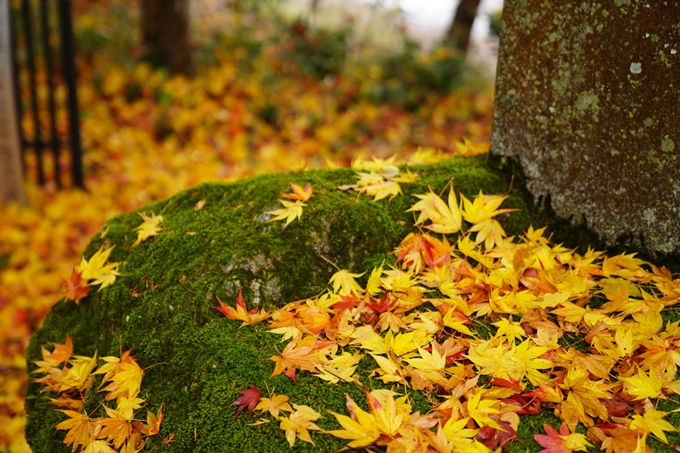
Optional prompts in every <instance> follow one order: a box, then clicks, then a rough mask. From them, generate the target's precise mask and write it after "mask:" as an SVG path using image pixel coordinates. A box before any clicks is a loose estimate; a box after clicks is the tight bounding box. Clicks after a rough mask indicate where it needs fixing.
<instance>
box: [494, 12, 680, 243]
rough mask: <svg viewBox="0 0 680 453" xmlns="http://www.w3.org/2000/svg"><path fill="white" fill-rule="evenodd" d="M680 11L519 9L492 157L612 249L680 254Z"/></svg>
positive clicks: (507, 51)
mask: <svg viewBox="0 0 680 453" xmlns="http://www.w3.org/2000/svg"><path fill="white" fill-rule="evenodd" d="M678 24H680V3H678V2H651V3H650V2H646V1H638V0H614V1H611V0H606V1H605V0H588V1H581V0H578V1H572V0H557V1H554V2H543V1H540V0H507V1H506V2H505V9H504V11H503V29H502V32H501V45H500V55H499V62H498V71H497V83H496V104H495V108H494V120H493V133H492V139H491V152H492V153H493V154H495V155H497V156H501V157H503V158H507V157H510V158H512V159H514V160H516V161H518V162H519V163H520V164H521V166H522V169H523V171H524V173H525V175H526V177H527V180H528V187H529V189H530V190H531V192H532V193H533V195H534V196H535V197H537V198H540V197H547V198H549V199H550V203H551V205H552V208H553V209H554V210H555V212H556V213H557V214H558V215H559V216H561V217H564V218H569V217H572V218H573V219H574V220H576V221H581V220H582V219H585V221H586V222H587V224H588V226H589V227H591V228H592V229H594V230H595V231H596V232H597V233H598V234H599V235H600V237H601V238H602V239H604V240H605V241H606V242H608V243H609V244H613V243H615V242H617V241H618V242H619V244H628V245H631V244H632V245H634V246H636V247H638V248H640V249H642V250H644V251H647V252H651V253H657V252H662V253H677V252H679V251H680V222H678V220H680V110H678V103H679V102H680V96H679V94H678V93H680V89H679V88H680V25H678Z"/></svg>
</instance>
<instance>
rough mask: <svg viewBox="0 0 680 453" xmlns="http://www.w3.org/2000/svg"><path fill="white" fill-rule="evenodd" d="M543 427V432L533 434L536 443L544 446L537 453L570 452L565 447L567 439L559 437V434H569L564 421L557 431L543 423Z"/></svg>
mask: <svg viewBox="0 0 680 453" xmlns="http://www.w3.org/2000/svg"><path fill="white" fill-rule="evenodd" d="M543 429H544V430H545V434H535V435H534V440H535V441H536V443H538V445H540V446H541V447H545V448H544V450H541V451H540V452H539V453H571V450H570V449H569V448H567V441H566V440H564V439H562V437H560V435H562V436H568V435H569V434H570V432H569V427H568V426H567V424H566V423H562V426H560V430H559V432H558V431H557V430H556V429H555V428H553V427H552V426H550V425H548V424H545V425H543Z"/></svg>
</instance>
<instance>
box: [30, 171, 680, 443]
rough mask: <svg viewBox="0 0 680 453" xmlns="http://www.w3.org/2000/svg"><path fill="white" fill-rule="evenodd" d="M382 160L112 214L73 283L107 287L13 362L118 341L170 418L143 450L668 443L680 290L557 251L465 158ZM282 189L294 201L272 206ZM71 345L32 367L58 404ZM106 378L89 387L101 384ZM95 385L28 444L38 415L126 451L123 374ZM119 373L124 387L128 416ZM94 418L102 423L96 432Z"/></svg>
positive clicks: (34, 412)
mask: <svg viewBox="0 0 680 453" xmlns="http://www.w3.org/2000/svg"><path fill="white" fill-rule="evenodd" d="M395 163H396V161H394V160H386V161H385V160H381V159H373V160H372V161H362V160H358V161H356V162H355V163H354V165H353V167H354V171H350V170H334V171H325V172H306V173H298V174H277V175H269V176H265V177H258V178H255V179H252V180H245V181H240V182H237V183H232V184H228V185H218V184H208V185H204V186H199V187H197V188H195V189H192V190H190V191H187V192H183V193H180V194H179V195H178V196H176V197H174V198H171V199H169V200H167V201H163V202H157V203H155V204H152V205H149V206H147V207H146V208H145V209H144V211H143V212H142V213H140V214H141V217H142V218H141V219H140V218H139V216H136V215H127V216H122V217H119V218H117V219H114V220H113V221H111V222H109V224H107V228H106V230H105V233H102V234H100V235H98V236H97V237H95V239H94V240H93V242H92V243H91V244H90V246H89V250H90V252H89V253H93V255H92V257H91V258H89V260H87V259H84V260H83V263H84V264H81V265H79V266H78V267H77V268H76V269H75V271H74V272H78V273H82V272H83V270H86V269H90V268H91V269H90V272H91V274H88V275H92V276H95V275H100V274H102V275H103V276H102V277H101V278H99V280H97V281H96V282H95V281H93V282H91V285H97V284H100V283H98V282H100V281H101V282H102V283H101V285H102V286H104V282H105V283H106V284H108V285H109V286H108V287H107V288H105V289H102V290H101V291H97V292H92V291H90V292H89V294H87V295H85V296H81V295H80V294H79V293H77V292H73V293H71V292H67V293H66V299H65V300H64V301H62V302H61V303H59V304H58V305H57V306H56V307H55V309H54V312H53V314H51V315H50V316H48V318H47V320H46V322H45V326H44V327H43V328H42V329H40V330H38V332H37V333H36V335H35V336H34V339H33V342H32V344H31V348H30V349H29V357H31V355H32V354H34V352H32V351H37V349H36V348H38V347H39V346H40V345H44V344H45V343H46V342H47V341H55V339H56V338H57V337H58V336H60V335H64V334H67V335H71V334H73V338H74V340H73V345H74V347H76V348H77V347H78V345H79V342H80V343H81V347H83V348H85V349H87V350H90V351H91V350H92V349H93V348H94V349H95V350H97V349H100V348H102V347H103V348H108V349H109V350H116V349H117V348H120V345H119V342H122V345H123V346H124V347H125V348H130V347H131V348H132V352H130V353H129V354H132V355H134V356H135V357H136V358H137V359H138V360H143V362H144V363H145V365H146V366H151V365H155V364H157V366H154V367H153V368H151V369H149V370H148V372H147V373H146V375H145V384H144V385H141V392H143V393H144V392H146V395H147V397H146V399H147V401H150V402H152V404H154V405H155V406H156V407H159V406H160V405H163V408H164V412H163V414H162V415H158V416H157V419H158V420H159V422H160V419H163V424H162V425H160V427H158V429H156V431H157V432H160V436H157V437H156V436H148V437H146V438H145V440H146V444H147V445H148V447H147V449H148V448H152V446H154V447H157V448H162V449H170V450H172V451H187V450H191V451H234V449H237V448H238V449H240V451H280V450H281V449H282V448H283V449H287V448H291V449H293V451H345V450H352V449H366V450H368V451H376V452H379V451H384V452H394V453H397V452H423V453H425V452H430V453H435V452H439V453H451V452H464V453H467V452H489V451H495V450H499V449H500V450H509V451H524V450H525V449H526V448H527V447H529V448H530V449H531V450H532V451H539V450H540V451H542V452H545V453H558V452H559V453H566V452H571V451H593V450H595V449H601V450H603V451H606V452H608V453H610V452H614V453H633V452H646V451H662V450H660V449H668V448H672V443H673V440H672V439H675V438H676V437H675V436H676V434H675V433H676V432H677V428H676V426H677V425H676V421H675V418H676V415H675V413H673V412H672V410H674V409H675V408H676V407H678V405H677V403H676V397H677V395H678V393H680V380H678V379H676V375H677V365H678V364H679V363H680V352H679V351H678V350H677V348H678V346H679V345H680V325H679V324H680V322H678V321H671V317H672V316H673V306H674V305H675V304H677V303H678V302H679V301H680V279H677V278H674V277H673V276H672V275H671V274H670V273H669V271H668V270H667V269H666V268H664V267H657V266H655V265H654V264H652V263H647V262H643V261H642V260H640V259H638V258H636V257H635V256H634V255H633V254H622V255H617V256H613V257H608V256H606V255H605V254H604V253H602V252H597V251H594V250H592V249H588V250H587V251H586V252H585V253H582V254H581V253H578V252H577V251H576V250H572V249H568V248H566V247H564V246H562V245H558V244H554V243H552V242H551V241H550V239H549V235H548V233H547V232H546V229H545V228H541V229H535V228H533V227H532V226H530V225H528V222H527V221H526V220H524V217H521V216H522V213H521V212H519V211H518V209H517V208H519V207H521V202H519V199H518V198H517V196H516V195H513V194H512V193H510V194H506V195H493V194H489V193H487V191H486V190H485V189H482V190H478V191H476V192H475V191H472V190H471V188H472V187H474V186H475V185H477V187H479V186H487V187H488V183H485V182H483V180H477V181H474V183H470V181H467V183H466V184H463V183H462V182H461V183H458V180H463V179H465V175H466V171H467V172H469V170H470V168H471V166H472V167H474V166H475V165H476V163H475V161H474V160H473V159H469V158H465V159H454V160H451V161H448V162H441V163H439V164H437V165H432V166H420V167H418V166H416V167H399V166H396V165H394V164H395ZM465 167H467V168H465ZM451 177H453V179H451ZM356 179H358V181H359V182H358V183H355V184H352V183H351V182H352V180H356ZM386 182H389V183H390V184H394V185H395V186H396V187H394V188H389V187H387V186H386ZM498 184H504V182H501V181H499V182H498ZM459 185H464V187H463V189H462V191H459V189H460V188H459V187H458V186H459ZM371 186H375V190H373V189H371ZM496 187H498V186H496ZM248 194H250V195H248ZM367 195H368V197H367ZM281 196H283V198H284V199H288V200H293V201H292V202H291V205H292V207H291V206H288V205H287V204H286V203H283V204H284V207H285V209H284V210H276V209H273V208H272V206H275V203H276V202H277V201H276V200H277V198H278V197H281ZM388 198H391V199H388ZM509 202H511V203H510V205H511V206H516V207H517V208H514V207H513V208H506V207H504V204H505V203H509ZM518 202H519V204H518ZM286 210H290V211H286ZM149 212H151V214H150V215H149V214H148V213H149ZM155 213H159V214H155ZM160 213H162V214H160ZM518 216H519V217H518ZM512 219H514V220H512ZM506 229H507V230H508V231H512V232H515V233H518V234H516V235H515V236H508V232H506ZM522 229H523V230H524V231H523V232H521V230H522ZM518 230H519V231H518ZM362 232H363V233H364V234H365V236H363V237H360V234H361V233H362ZM324 234H325V235H326V237H323V235H324ZM381 238H382V239H386V238H387V239H388V240H387V241H386V242H384V241H381ZM390 238H391V239H390ZM392 239H394V241H395V242H394V243H392V242H391V241H392ZM390 244H393V245H390ZM244 247H245V249H244V250H243V252H241V251H240V249H242V248H244ZM366 247H368V248H369V249H368V250H366ZM371 247H372V248H371ZM381 250H382V251H381ZM243 253H245V254H243ZM104 254H105V255H106V258H102V256H104ZM357 254H358V255H357ZM86 256H88V253H86ZM227 257H228V258H227ZM114 258H115V261H113V259H114ZM88 263H96V264H88ZM366 263H372V264H371V265H368V266H367V265H366ZM88 266H89V267H88ZM78 273H77V274H76V275H79V274H78ZM113 273H115V275H113ZM324 276H325V277H324ZM286 277H288V280H287V281H284V278H286ZM80 278H82V276H81V277H80ZM89 278H95V277H89ZM67 283H68V282H67ZM70 299H72V300H70ZM288 301H289V302H288ZM76 302H77V304H76ZM93 310H94V311H93ZM91 315H94V316H95V318H94V319H89V318H87V317H88V316H91ZM100 323H101V324H103V325H100ZM85 325H88V326H91V329H92V332H87V333H85V332H83V331H82V326H85ZM107 326H109V327H107ZM109 329H111V330H109ZM69 341H70V340H69ZM69 348H71V343H68V344H67V345H62V344H60V343H57V346H56V347H55V351H54V352H52V353H49V352H48V351H46V350H43V352H42V354H43V361H42V362H41V361H37V362H36V364H37V365H39V367H40V368H38V369H37V370H35V371H38V372H39V371H42V372H46V371H47V372H48V373H49V374H48V378H42V379H38V381H37V382H36V384H32V387H31V388H33V389H34V390H33V391H31V393H30V395H32V397H33V398H36V397H38V395H40V393H37V392H39V384H44V385H47V388H48V390H52V391H55V390H59V391H62V389H64V388H66V389H68V388H67V387H64V384H60V382H62V381H64V382H70V381H68V380H67V376H68V375H69V374H70V373H73V371H69V370H74V369H80V368H83V369H82V371H81V372H79V376H80V381H79V382H84V381H83V379H85V376H86V375H87V374H88V373H89V372H90V370H92V369H94V365H87V366H85V365H81V362H82V361H92V360H95V359H89V358H76V359H74V360H72V361H71V368H70V369H66V368H65V369H64V370H63V371H60V370H58V369H56V368H54V366H55V364H53V363H50V362H49V360H51V358H52V357H55V356H58V357H59V358H60V357H61V356H62V355H67V354H65V353H63V351H64V350H66V349H69ZM127 354H128V353H126V355H125V356H124V357H130V356H128V355H127ZM55 360H56V359H55ZM106 360H107V361H112V360H113V359H106ZM128 360H131V359H128ZM46 362H47V363H50V365H49V367H51V368H48V367H47V365H45V363H46ZM120 362H121V363H123V358H121V359H120ZM87 363H90V362H87ZM111 363H114V362H113V361H112V362H111ZM133 363H136V362H134V361H133ZM110 366H111V365H105V366H104V367H102V368H100V370H99V371H97V372H95V373H94V374H103V373H107V376H106V377H109V376H108V372H109V370H108V368H106V367H110ZM79 367H80V368H79ZM105 368H106V369H105ZM106 377H105V379H104V380H105V381H106ZM109 380H111V381H113V382H114V383H113V384H110V385H109V386H108V387H103V391H110V392H111V393H110V394H109V396H107V397H106V398H104V399H105V401H109V400H111V399H113V398H118V399H117V408H116V409H114V408H113V407H108V406H106V404H105V402H100V401H98V400H96V401H97V405H95V404H94V402H95V401H89V398H87V397H84V398H81V401H80V402H78V401H76V402H71V401H72V400H73V399H76V400H77V398H70V399H68V400H64V399H63V398H62V401H61V402H57V404H59V405H67V404H74V405H76V404H77V406H74V408H72V409H69V410H62V412H61V413H63V414H65V415H66V416H68V417H69V419H67V420H64V419H63V415H60V413H59V412H58V411H55V410H54V409H52V408H50V407H49V405H45V404H44V403H40V402H39V401H41V400H42V399H44V397H43V396H40V397H39V399H38V400H29V401H31V405H30V406H29V425H28V431H27V432H28V438H29V441H30V442H32V445H34V448H36V447H38V448H37V449H36V450H35V451H36V452H40V451H48V450H47V449H45V448H48V449H54V448H57V447H58V444H55V443H54V442H55V441H54V439H55V437H54V434H50V433H49V432H48V430H47V428H46V426H47V427H49V426H50V425H52V426H54V427H56V429H57V430H66V429H68V430H69V431H68V433H67V434H66V438H65V439H63V442H64V443H66V444H68V445H73V447H74V449H77V447H78V446H82V447H83V448H84V451H100V450H95V449H94V448H95V447H94V445H96V448H101V451H114V449H118V448H119V447H121V446H123V447H124V448H127V449H126V450H121V451H138V450H136V448H137V447H138V446H139V445H141V444H139V443H138V441H137V440H134V439H140V440H141V439H143V437H142V436H143V435H144V434H145V432H146V431H144V430H145V429H146V430H148V429H149V428H148V426H151V425H150V423H151V422H149V423H148V424H146V425H144V424H143V423H142V421H134V420H133V419H132V410H133V409H136V408H139V407H141V406H140V405H141V402H142V401H141V400H140V401H139V402H138V403H134V401H136V400H135V399H134V398H136V394H137V393H136V392H139V391H140V383H139V382H138V381H134V383H132V384H123V383H127V382H129V381H127V378H126V377H125V376H122V377H120V378H116V376H115V375H114V376H113V377H109ZM147 380H148V381H149V384H148V387H146V382H147ZM116 382H118V383H120V385H123V386H124V385H128V386H133V387H134V392H135V396H129V395H128V396H127V398H133V400H132V402H130V401H131V400H129V399H126V400H123V399H122V396H123V394H122V393H120V392H121V391H122V389H123V388H128V387H120V389H118V390H116V389H114V387H115V383H116ZM74 385H75V384H74ZM81 385H82V384H81ZM103 385H105V384H104V383H102V385H100V387H102V386H103ZM33 386H35V387H33ZM112 389H113V390H112ZM145 389H146V390H145ZM29 391H30V388H29ZM129 392H132V390H129ZM99 399H101V397H100V398H99ZM83 401H84V405H83ZM99 404H102V405H104V406H105V413H106V414H107V415H108V416H109V418H110V419H112V420H119V422H112V421H106V420H107V419H105V418H93V415H91V414H92V412H93V411H94V412H96V411H97V410H100V411H101V408H99V406H98V405H99ZM132 404H136V405H135V406H132ZM67 407H68V406H67ZM74 409H75V410H74ZM124 411H127V412H124ZM55 414H56V415H55ZM112 414H113V415H112ZM117 414H127V415H129V417H128V418H125V417H123V416H122V415H117ZM152 415H153V412H150V413H149V416H152ZM86 420H87V422H88V423H89V424H88V427H87V429H86V428H85V427H84V423H85V421H86ZM55 422H57V423H55ZM38 423H40V424H41V425H40V426H41V430H40V431H36V429H35V427H36V426H37V425H36V424H38ZM114 423H120V424H121V426H124V427H125V430H124V429H122V428H117V429H115V430H114V428H113V427H111V426H112V424H114ZM536 423H538V425H537V426H534V425H536ZM135 426H137V427H139V428H137V431H135ZM145 426H146V428H145ZM98 427H101V428H98ZM135 433H137V434H135ZM135 435H136V436H138V437H134V436H135ZM87 442H90V443H89V444H88V443H87ZM529 443H530V445H529ZM43 446H44V447H43ZM41 448H42V449H41ZM107 448H108V449H111V450H107ZM88 449H90V450H88ZM170 450H169V451H170ZM50 451H56V450H50ZM115 451H118V450H115Z"/></svg>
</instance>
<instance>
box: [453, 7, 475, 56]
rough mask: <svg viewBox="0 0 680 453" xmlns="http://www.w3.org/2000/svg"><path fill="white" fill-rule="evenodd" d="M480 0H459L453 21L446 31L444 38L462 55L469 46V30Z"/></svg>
mask: <svg viewBox="0 0 680 453" xmlns="http://www.w3.org/2000/svg"><path fill="white" fill-rule="evenodd" d="M479 2H480V0H460V3H459V4H458V8H457V9H456V15H455V16H454V17H453V22H451V26H450V27H449V29H448V31H447V32H446V40H447V41H448V42H449V43H451V44H452V45H453V46H454V47H455V48H456V49H458V50H459V51H460V52H461V53H462V54H463V55H466V54H467V51H468V47H469V46H470V32H471V31H472V24H473V23H474V22H475V17H477V8H478V7H479Z"/></svg>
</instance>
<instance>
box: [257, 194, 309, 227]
mask: <svg viewBox="0 0 680 453" xmlns="http://www.w3.org/2000/svg"><path fill="white" fill-rule="evenodd" d="M279 201H280V202H281V204H282V205H283V206H284V208H283V209H275V210H273V211H269V212H267V214H270V215H273V216H274V217H273V218H271V219H269V220H268V222H275V221H276V220H284V219H285V220H286V224H285V225H284V226H288V224H290V222H292V221H293V220H295V219H298V220H300V218H301V217H302V208H303V207H305V206H307V204H306V203H303V202H302V201H300V200H296V201H287V200H279Z"/></svg>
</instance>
